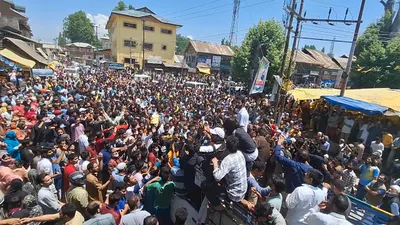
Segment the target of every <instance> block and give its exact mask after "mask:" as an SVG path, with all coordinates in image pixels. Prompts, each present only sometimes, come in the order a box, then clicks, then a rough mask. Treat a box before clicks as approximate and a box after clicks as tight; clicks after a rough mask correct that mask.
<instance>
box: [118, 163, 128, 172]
mask: <svg viewBox="0 0 400 225" xmlns="http://www.w3.org/2000/svg"><path fill="white" fill-rule="evenodd" d="M124 169H126V163H118V165H117V170H124Z"/></svg>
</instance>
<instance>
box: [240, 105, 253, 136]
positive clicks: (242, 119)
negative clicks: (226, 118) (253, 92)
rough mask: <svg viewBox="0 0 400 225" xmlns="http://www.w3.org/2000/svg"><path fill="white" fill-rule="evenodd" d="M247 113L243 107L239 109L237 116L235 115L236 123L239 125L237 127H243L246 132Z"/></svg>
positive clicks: (247, 123)
mask: <svg viewBox="0 0 400 225" xmlns="http://www.w3.org/2000/svg"><path fill="white" fill-rule="evenodd" d="M249 118H250V116H249V113H248V112H247V110H246V108H245V107H243V108H242V109H240V111H239V113H238V115H237V122H238V123H239V126H241V127H243V129H244V130H245V131H246V132H247V126H248V125H249Z"/></svg>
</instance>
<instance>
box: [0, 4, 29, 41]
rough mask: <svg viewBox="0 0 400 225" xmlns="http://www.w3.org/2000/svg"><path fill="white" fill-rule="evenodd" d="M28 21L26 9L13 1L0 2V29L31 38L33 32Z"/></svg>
mask: <svg viewBox="0 0 400 225" xmlns="http://www.w3.org/2000/svg"><path fill="white" fill-rule="evenodd" d="M28 19H29V18H28V17H27V16H26V15H25V7H23V6H20V5H17V4H15V3H14V2H13V1H12V0H0V28H2V29H7V30H9V31H11V32H15V33H17V34H19V35H22V36H24V37H26V38H31V37H32V30H31V28H30V26H29V24H28Z"/></svg>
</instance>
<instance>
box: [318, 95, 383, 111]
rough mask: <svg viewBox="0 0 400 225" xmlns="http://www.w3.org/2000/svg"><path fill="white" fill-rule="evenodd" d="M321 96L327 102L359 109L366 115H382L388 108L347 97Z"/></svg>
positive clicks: (354, 109)
mask: <svg viewBox="0 0 400 225" xmlns="http://www.w3.org/2000/svg"><path fill="white" fill-rule="evenodd" d="M321 98H323V99H325V101H327V102H328V103H329V104H332V105H339V106H340V107H342V108H344V109H347V110H352V111H359V112H362V113H364V114H366V115H383V114H384V113H385V112H386V111H387V110H388V108H387V107H383V106H380V105H378V104H374V103H368V102H364V101H360V100H356V99H352V98H348V97H340V96H321Z"/></svg>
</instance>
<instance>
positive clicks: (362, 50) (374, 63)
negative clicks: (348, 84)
mask: <svg viewBox="0 0 400 225" xmlns="http://www.w3.org/2000/svg"><path fill="white" fill-rule="evenodd" d="M389 17H390V13H386V14H385V16H383V17H382V18H381V19H380V20H379V21H378V22H376V23H372V24H370V25H369V26H368V28H367V29H366V30H365V32H364V34H363V35H361V36H360V38H359V39H358V41H357V47H356V51H355V54H356V55H357V61H356V62H355V63H354V66H353V67H354V68H353V70H352V73H351V75H350V78H351V80H352V81H353V82H354V86H355V87H357V88H371V87H390V88H400V71H399V68H396V67H397V66H399V65H400V36H396V37H394V38H392V39H388V37H385V35H382V34H383V32H384V31H385V30H386V29H388V27H389V25H388V24H390V20H388V18H389ZM384 34H387V33H384Z"/></svg>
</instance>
